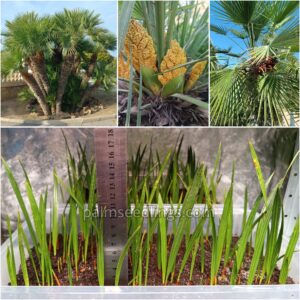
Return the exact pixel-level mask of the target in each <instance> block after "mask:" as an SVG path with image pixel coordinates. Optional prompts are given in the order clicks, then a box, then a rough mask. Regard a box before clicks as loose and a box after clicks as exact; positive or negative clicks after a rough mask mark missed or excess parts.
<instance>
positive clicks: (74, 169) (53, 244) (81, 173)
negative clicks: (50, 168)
mask: <svg viewBox="0 0 300 300" xmlns="http://www.w3.org/2000/svg"><path fill="white" fill-rule="evenodd" d="M66 145H67V153H68V163H67V169H68V184H66V183H64V182H63V181H62V179H61V178H59V177H58V175H57V173H56V171H55V170H54V173H53V176H54V184H53V199H52V201H51V204H50V208H51V214H50V215H49V214H48V210H47V202H48V201H49V199H48V193H47V191H46V192H45V193H44V194H42V195H41V196H40V199H39V201H37V199H36V198H35V196H34V192H33V190H32V186H31V183H30V179H29V177H28V175H27V173H26V170H25V168H24V167H23V165H22V167H23V171H24V176H25V178H26V182H25V185H26V192H27V197H28V200H29V204H30V210H31V211H29V210H28V209H27V207H26V205H25V200H24V198H23V196H22V195H21V192H20V189H19V186H18V184H17V182H16V180H15V178H14V176H13V174H12V172H11V170H10V168H9V166H8V165H7V163H6V162H5V161H4V160H3V165H4V168H5V170H6V173H7V175H8V178H9V180H10V183H11V185H12V187H13V190H14V192H15V195H16V198H17V200H18V203H19V205H20V208H21V211H22V214H23V216H24V218H25V222H26V224H27V226H28V230H29V236H30V240H31V241H32V244H33V248H32V245H31V244H30V243H29V239H28V233H26V232H25V231H24V229H23V224H22V223H21V221H20V218H19V219H18V243H19V244H18V248H19V252H20V260H21V272H22V278H23V281H21V284H22V282H23V283H24V284H25V285H30V284H37V285H54V284H55V285H61V284H64V282H63V279H62V278H61V276H60V274H61V273H63V272H64V270H66V271H67V274H68V283H67V284H70V285H72V284H74V283H78V280H79V275H80V274H79V272H82V271H80V270H79V268H80V269H81V270H82V269H85V268H86V266H87V264H88V263H90V264H91V265H93V267H92V271H93V269H94V268H95V269H94V272H95V277H96V278H98V283H99V285H103V284H104V264H103V257H104V252H103V242H102V237H103V221H102V218H97V214H95V210H96V202H97V197H96V191H95V180H96V172H95V170H96V169H95V163H94V160H93V159H88V158H87V155H86V148H85V147H82V146H81V144H79V146H78V157H77V158H75V157H74V156H73V154H72V153H71V151H70V149H69V147H68V144H67V143H66ZM64 189H66V190H67V192H68V194H69V198H68V200H67V203H66V204H65V207H64V209H63V211H62V212H60V214H62V215H61V221H59V207H60V205H59V199H63V197H64V193H63V190H64ZM30 215H32V218H31V217H30ZM49 217H50V233H49V228H48V227H47V219H48V218H49ZM59 224H61V226H59ZM7 225H8V230H9V237H10V247H9V248H8V250H7V264H8V270H9V276H10V280H11V284H12V285H17V284H20V282H18V281H17V278H16V274H18V270H17V268H16V267H17V266H16V265H15V254H14V249H13V244H12V243H13V241H12V232H11V226H10V220H9V218H8V219H7ZM26 253H28V255H29V259H30V264H27V262H26ZM28 266H30V267H32V268H33V270H34V272H33V275H30V276H29V272H28Z"/></svg>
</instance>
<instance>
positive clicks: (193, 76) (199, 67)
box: [185, 61, 206, 91]
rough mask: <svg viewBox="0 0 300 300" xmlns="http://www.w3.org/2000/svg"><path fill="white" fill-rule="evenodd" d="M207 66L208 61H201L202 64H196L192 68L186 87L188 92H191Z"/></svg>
mask: <svg viewBox="0 0 300 300" xmlns="http://www.w3.org/2000/svg"><path fill="white" fill-rule="evenodd" d="M205 66H206V61H200V62H198V63H196V64H194V66H193V67H192V70H191V73H190V76H189V79H188V81H187V83H186V86H185V90H186V91H187V90H190V89H191V88H192V87H193V86H194V85H195V83H196V81H197V80H198V78H199V77H200V75H201V74H202V73H203V71H204V69H205Z"/></svg>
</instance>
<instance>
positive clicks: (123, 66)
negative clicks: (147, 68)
mask: <svg viewBox="0 0 300 300" xmlns="http://www.w3.org/2000/svg"><path fill="white" fill-rule="evenodd" d="M118 75H119V77H120V78H125V79H128V80H129V77H130V65H129V63H128V62H125V60H124V58H123V55H122V54H121V55H120V56H119V62H118Z"/></svg>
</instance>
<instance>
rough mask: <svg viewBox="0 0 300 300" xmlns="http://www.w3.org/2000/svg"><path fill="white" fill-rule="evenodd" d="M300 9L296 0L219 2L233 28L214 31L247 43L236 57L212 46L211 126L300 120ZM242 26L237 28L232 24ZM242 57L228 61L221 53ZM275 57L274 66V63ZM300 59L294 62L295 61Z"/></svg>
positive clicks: (217, 9) (221, 13) (221, 16)
mask: <svg viewBox="0 0 300 300" xmlns="http://www.w3.org/2000/svg"><path fill="white" fill-rule="evenodd" d="M298 8H299V3H298V2H295V1H218V2H214V3H213V6H212V9H213V10H214V12H215V13H216V15H217V17H218V19H220V20H222V21H223V22H224V21H225V22H226V23H227V24H228V25H227V26H228V28H227V27H225V26H224V27H220V26H219V25H218V24H212V25H211V30H212V31H214V32H215V33H217V34H221V35H225V36H226V37H227V38H228V39H231V36H232V35H233V36H234V38H235V40H236V42H237V43H239V42H240V43H241V44H243V45H246V47H245V51H244V52H243V53H242V54H240V55H234V54H233V53H231V51H230V49H229V50H224V49H223V50H222V49H216V48H215V47H213V46H212V49H213V51H212V53H213V57H212V61H213V62H212V71H211V79H210V82H211V90H210V91H211V124H212V125H219V126H249V125H252V126H255V125H261V126H275V125H279V126H283V125H285V126H288V125H290V124H289V123H290V120H289V119H288V117H287V115H288V114H295V117H296V119H297V120H298V118H299V86H298V71H297V70H298V60H297V59H296V57H295V53H297V52H298V51H299V26H298V23H299V20H298V18H299V16H297V14H295V13H294V12H295V11H296V10H297V9H298ZM233 26H234V27H235V28H239V29H232V27H233ZM218 53H219V54H223V55H228V57H230V56H233V57H236V58H237V62H236V63H235V65H234V66H232V65H230V66H228V65H227V64H225V65H224V64H222V61H219V62H218V61H216V60H217V57H218V56H217V54H218ZM270 60H272V63H271V65H269V67H267V68H265V65H268V61H270ZM290 61H294V63H293V64H291V63H289V62H290Z"/></svg>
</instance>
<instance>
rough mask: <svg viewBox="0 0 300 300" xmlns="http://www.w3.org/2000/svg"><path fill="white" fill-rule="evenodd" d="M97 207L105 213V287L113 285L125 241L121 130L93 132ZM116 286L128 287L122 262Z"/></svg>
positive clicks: (123, 132) (123, 140) (124, 158)
mask: <svg viewBox="0 0 300 300" xmlns="http://www.w3.org/2000/svg"><path fill="white" fill-rule="evenodd" d="M94 144H95V160H96V169H97V193H98V199H99V200H98V205H99V208H101V209H102V211H104V210H105V218H104V255H105V285H114V283H115V273H116V268H117V263H118V260H119V257H120V254H121V252H122V250H123V248H124V246H125V244H126V242H127V219H126V214H125V212H126V209H127V133H126V129H123V128H97V129H94ZM119 284H120V285H127V284H128V261H127V257H126V258H125V259H124V263H123V267H122V271H121V275H120V281H119Z"/></svg>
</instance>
